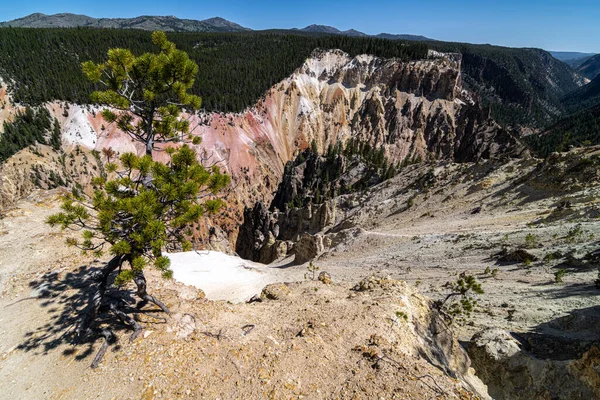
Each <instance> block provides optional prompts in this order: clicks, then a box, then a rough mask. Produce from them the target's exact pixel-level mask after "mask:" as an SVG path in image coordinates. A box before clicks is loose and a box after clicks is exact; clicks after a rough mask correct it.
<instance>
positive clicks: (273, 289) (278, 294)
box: [260, 283, 290, 300]
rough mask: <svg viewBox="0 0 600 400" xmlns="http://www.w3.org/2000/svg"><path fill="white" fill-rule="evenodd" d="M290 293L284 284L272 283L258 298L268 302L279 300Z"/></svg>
mask: <svg viewBox="0 0 600 400" xmlns="http://www.w3.org/2000/svg"><path fill="white" fill-rule="evenodd" d="M289 293H290V288H289V287H288V286H287V285H286V284H285V283H272V284H270V285H267V286H265V288H264V289H263V290H262V292H261V294H260V297H261V298H264V299H269V300H281V299H283V298H285V297H286V296H287V295H288V294H289Z"/></svg>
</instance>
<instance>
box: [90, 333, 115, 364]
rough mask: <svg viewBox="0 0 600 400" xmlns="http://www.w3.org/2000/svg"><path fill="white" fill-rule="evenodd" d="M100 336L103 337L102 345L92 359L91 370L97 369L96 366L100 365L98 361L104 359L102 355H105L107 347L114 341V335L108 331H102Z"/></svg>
mask: <svg viewBox="0 0 600 400" xmlns="http://www.w3.org/2000/svg"><path fill="white" fill-rule="evenodd" d="M100 335H102V336H104V343H102V346H100V350H98V353H96V357H94V361H92V368H98V364H100V361H102V358H104V354H106V350H108V345H109V344H110V343H112V342H114V341H115V334H114V333H112V331H111V330H110V329H102V330H101V331H100Z"/></svg>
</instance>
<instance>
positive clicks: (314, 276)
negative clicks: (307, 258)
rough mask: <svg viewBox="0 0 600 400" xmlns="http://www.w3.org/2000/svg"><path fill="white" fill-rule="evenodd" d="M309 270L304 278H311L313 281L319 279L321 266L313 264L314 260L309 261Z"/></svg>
mask: <svg viewBox="0 0 600 400" xmlns="http://www.w3.org/2000/svg"><path fill="white" fill-rule="evenodd" d="M306 269H307V270H308V272H306V273H305V274H304V279H310V280H312V281H314V280H316V279H317V272H318V271H319V267H318V266H316V265H315V264H313V262H312V261H311V262H309V263H308V265H307V266H306Z"/></svg>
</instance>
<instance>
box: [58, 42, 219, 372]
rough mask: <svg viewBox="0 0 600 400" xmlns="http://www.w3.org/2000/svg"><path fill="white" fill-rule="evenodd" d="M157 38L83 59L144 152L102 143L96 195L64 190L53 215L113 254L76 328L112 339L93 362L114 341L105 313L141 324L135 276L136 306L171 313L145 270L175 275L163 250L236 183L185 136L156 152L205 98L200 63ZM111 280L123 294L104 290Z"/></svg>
mask: <svg viewBox="0 0 600 400" xmlns="http://www.w3.org/2000/svg"><path fill="white" fill-rule="evenodd" d="M152 37H153V41H154V43H155V44H156V45H158V46H159V47H160V51H159V53H158V54H150V53H147V54H143V55H141V56H139V57H134V56H133V55H132V54H131V52H129V51H128V50H125V49H111V50H109V52H108V61H107V62H106V63H104V64H98V65H96V64H93V63H90V62H86V63H84V64H83V70H84V72H85V73H86V74H87V75H88V77H90V79H92V80H94V81H96V82H99V83H101V84H103V85H105V86H106V90H104V91H98V92H95V93H94V94H93V99H95V101H96V102H98V103H99V104H101V105H104V106H110V107H111V108H109V109H105V110H104V111H103V115H104V117H105V118H106V119H107V120H108V121H110V122H112V123H116V124H117V126H118V127H119V128H120V129H121V130H122V131H123V132H126V133H127V134H129V135H130V136H131V137H132V138H133V139H134V140H137V141H139V142H141V143H143V144H144V145H145V148H146V154H145V155H144V156H138V155H136V154H134V153H124V154H122V155H121V156H120V157H119V158H118V159H116V158H115V156H116V154H115V153H114V151H111V150H110V149H108V150H106V151H103V153H104V155H105V156H106V158H107V163H106V164H105V166H104V168H105V171H103V173H102V174H100V176H98V177H96V178H94V179H93V181H92V184H93V188H94V192H93V195H91V196H87V195H86V194H84V193H74V194H70V195H68V196H66V197H65V199H64V201H63V204H62V211H61V212H59V213H58V214H55V215H52V216H51V217H50V218H49V219H48V221H47V222H48V223H49V224H50V225H52V226H59V227H61V228H62V229H67V228H70V229H75V230H81V231H82V238H81V239H80V240H77V239H70V240H68V244H70V245H73V246H77V247H79V248H81V249H82V250H85V251H91V252H94V254H95V255H96V256H98V257H100V256H101V255H102V254H104V253H105V252H108V253H109V254H111V256H112V258H111V259H110V261H108V263H107V264H106V265H105V266H104V267H103V268H102V269H101V271H100V272H99V273H98V272H95V274H96V275H95V277H94V278H95V280H96V281H97V285H96V287H95V288H94V289H93V291H92V294H91V298H90V301H89V305H88V308H87V310H86V312H85V315H84V316H83V318H82V320H81V323H80V324H79V326H78V327H77V329H76V335H77V337H78V339H79V340H93V339H94V338H96V337H98V336H103V337H104V338H105V341H104V343H103V345H102V347H101V348H100V350H99V352H98V354H97V355H96V357H95V359H94V361H93V363H92V367H96V366H97V365H98V363H99V362H100V361H101V359H102V357H103V356H104V353H105V352H106V350H107V348H108V345H109V343H111V342H113V341H114V340H115V335H114V333H113V332H112V331H111V330H109V329H107V328H102V327H101V324H100V323H98V317H99V315H100V314H101V313H104V312H107V313H108V314H112V315H113V316H114V317H116V318H117V319H118V320H120V321H121V322H123V323H124V324H125V325H127V326H129V327H130V328H131V329H133V331H134V332H133V334H132V335H131V338H130V339H131V340H134V339H135V338H137V337H138V336H139V334H140V333H141V331H142V327H141V326H140V324H139V323H138V322H137V321H136V320H135V319H134V318H132V317H131V316H130V315H129V314H130V313H131V312H128V311H131V310H130V309H128V308H127V307H125V304H126V303H127V302H126V301H125V300H124V298H125V297H126V296H127V294H128V293H127V288H126V286H125V284H127V283H128V282H134V283H135V286H136V288H137V290H136V294H137V296H138V297H139V298H140V302H139V303H138V304H137V308H138V309H141V308H142V307H144V306H145V305H146V304H148V303H153V304H155V305H157V306H158V307H159V308H160V309H161V310H162V311H164V312H166V313H168V312H169V310H168V308H167V307H166V306H165V305H164V304H163V303H162V302H161V301H160V300H158V299H157V298H155V297H154V296H152V295H150V294H149V293H148V291H147V283H146V278H145V276H144V269H145V268H146V267H147V266H149V265H153V266H154V267H156V268H158V269H159V270H160V271H161V272H162V275H163V277H165V278H169V277H171V274H172V272H171V270H170V268H169V259H168V258H166V257H164V256H163V251H164V250H165V249H173V248H181V249H183V250H187V249H191V243H190V242H189V241H188V240H187V239H186V238H187V237H189V236H190V235H191V226H192V225H193V224H194V223H195V222H196V221H198V219H199V218H200V217H202V216H203V215H204V214H205V213H215V212H217V211H218V210H219V208H220V207H221V206H222V200H221V199H220V198H219V197H218V193H219V191H221V190H222V189H223V188H224V187H226V186H228V185H229V183H230V177H229V176H228V175H226V174H223V173H221V172H220V170H219V168H217V167H216V166H212V167H209V168H206V167H204V166H203V165H202V164H201V163H199V162H198V155H197V154H196V152H195V151H194V149H193V148H192V147H190V146H188V145H187V144H183V145H181V146H179V145H177V146H174V145H170V147H167V148H166V149H165V151H166V153H167V154H168V156H169V160H168V162H166V163H163V162H158V161H154V160H153V159H152V151H153V150H155V149H156V144H157V143H166V142H175V141H180V140H182V139H184V138H185V137H189V136H188V135H189V124H188V122H187V121H186V120H183V119H182V117H181V113H182V111H184V107H185V108H186V109H185V111H187V112H192V111H194V110H196V109H197V108H198V107H199V106H200V98H199V97H197V96H194V95H190V94H188V93H187V91H188V89H189V88H190V87H191V85H192V84H193V82H194V75H195V74H196V73H197V72H198V67H197V66H196V64H195V63H193V62H192V61H190V60H189V58H188V57H187V54H185V53H184V52H181V51H179V50H177V49H175V46H174V45H173V44H172V43H170V42H169V41H167V39H166V36H165V34H164V33H163V32H155V33H154V34H153V36H152ZM115 110H116V111H115ZM109 153H110V154H111V157H109V156H108V154H109ZM126 266H129V268H126ZM91 273H93V272H92V271H91V270H90V274H91ZM111 287H112V288H116V289H117V293H121V297H119V296H113V295H112V294H111V296H106V292H107V290H108V289H109V288H111Z"/></svg>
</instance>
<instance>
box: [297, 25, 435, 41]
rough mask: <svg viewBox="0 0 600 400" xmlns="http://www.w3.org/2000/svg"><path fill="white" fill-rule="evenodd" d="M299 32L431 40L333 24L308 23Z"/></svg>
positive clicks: (418, 36) (417, 36) (423, 37)
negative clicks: (345, 27)
mask: <svg viewBox="0 0 600 400" xmlns="http://www.w3.org/2000/svg"><path fill="white" fill-rule="evenodd" d="M298 30H299V31H301V32H309V33H326V34H330V35H344V36H354V37H369V36H370V37H375V38H379V39H389V40H418V41H426V40H433V39H429V38H427V37H425V36H422V35H409V34H392V33H379V34H377V35H368V34H366V33H364V32H360V31H357V30H356V29H348V30H345V31H340V30H339V29H337V28H334V27H333V26H327V25H309V26H307V27H305V28H302V29H298Z"/></svg>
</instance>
